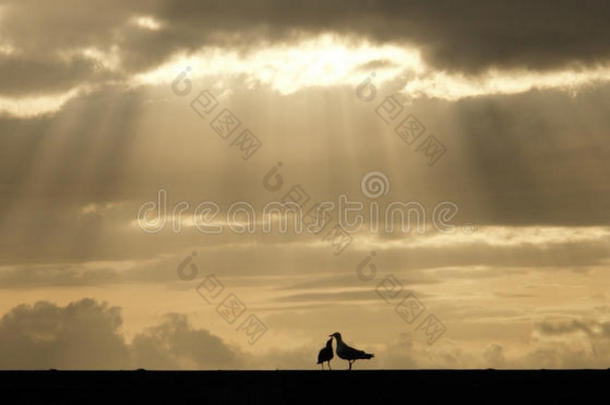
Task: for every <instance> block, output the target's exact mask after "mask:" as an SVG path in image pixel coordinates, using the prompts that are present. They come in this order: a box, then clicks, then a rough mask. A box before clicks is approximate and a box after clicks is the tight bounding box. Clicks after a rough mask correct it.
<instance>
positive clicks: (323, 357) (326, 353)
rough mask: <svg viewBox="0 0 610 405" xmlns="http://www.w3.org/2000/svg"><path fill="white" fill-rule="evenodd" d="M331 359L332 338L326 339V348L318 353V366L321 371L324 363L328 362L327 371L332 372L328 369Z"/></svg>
mask: <svg viewBox="0 0 610 405" xmlns="http://www.w3.org/2000/svg"><path fill="white" fill-rule="evenodd" d="M332 358H333V338H332V337H331V338H330V339H328V342H326V347H325V348H324V349H322V350H320V353H318V364H322V370H324V362H325V361H327V362H328V369H329V370H332V369H331V368H330V361H331V359H332Z"/></svg>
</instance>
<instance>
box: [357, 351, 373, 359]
mask: <svg viewBox="0 0 610 405" xmlns="http://www.w3.org/2000/svg"><path fill="white" fill-rule="evenodd" d="M359 355H360V356H358V358H359V359H365V360H368V359H371V358H373V357H375V355H374V354H372V353H366V352H360V353H359Z"/></svg>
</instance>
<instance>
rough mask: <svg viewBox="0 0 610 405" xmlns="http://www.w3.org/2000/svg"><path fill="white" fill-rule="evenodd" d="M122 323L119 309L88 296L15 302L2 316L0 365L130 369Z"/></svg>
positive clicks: (6, 366) (7, 366)
mask: <svg viewBox="0 0 610 405" xmlns="http://www.w3.org/2000/svg"><path fill="white" fill-rule="evenodd" d="M121 323H122V319H121V315H120V310H119V308H117V307H109V306H107V305H106V304H99V303H97V302H95V301H93V300H91V299H83V300H81V301H77V302H73V303H71V304H68V305H67V306H65V307H58V306H56V305H54V304H52V303H49V302H44V301H40V302H37V303H36V304H34V305H33V306H29V305H19V306H17V307H15V308H13V309H12V310H11V311H10V312H8V313H7V314H5V315H4V316H3V317H2V319H1V320H0V368H3V369H48V368H61V369H108V368H112V369H121V368H128V367H129V360H128V359H129V348H128V346H127V345H126V344H125V341H124V340H123V338H122V336H121V335H120V333H119V327H120V326H121Z"/></svg>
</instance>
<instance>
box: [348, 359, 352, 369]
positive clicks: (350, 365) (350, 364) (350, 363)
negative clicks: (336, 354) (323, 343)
mask: <svg viewBox="0 0 610 405" xmlns="http://www.w3.org/2000/svg"><path fill="white" fill-rule="evenodd" d="M348 361H349V369H350V370H351V369H352V360H348Z"/></svg>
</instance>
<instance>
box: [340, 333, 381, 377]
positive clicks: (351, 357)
mask: <svg viewBox="0 0 610 405" xmlns="http://www.w3.org/2000/svg"><path fill="white" fill-rule="evenodd" d="M329 336H330V337H331V338H333V337H334V338H335V339H336V340H337V356H339V358H341V359H343V360H347V361H348V362H349V369H350V370H351V369H352V364H353V363H354V362H355V361H356V360H360V359H366V360H368V359H370V358H371V357H375V355H374V354H370V353H366V352H364V351H362V350H358V349H354V348H353V347H350V346H348V345H346V344H345V343H344V342H343V340H342V339H341V334H340V333H339V332H335V333H333V334H332V335H329ZM331 340H332V339H331Z"/></svg>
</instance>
